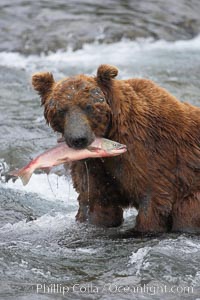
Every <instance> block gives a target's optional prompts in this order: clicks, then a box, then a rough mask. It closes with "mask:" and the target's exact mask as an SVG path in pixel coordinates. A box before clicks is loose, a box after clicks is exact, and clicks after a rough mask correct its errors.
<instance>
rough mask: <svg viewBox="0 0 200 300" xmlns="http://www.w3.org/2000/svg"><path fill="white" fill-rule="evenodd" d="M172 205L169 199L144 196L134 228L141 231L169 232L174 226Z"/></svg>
mask: <svg viewBox="0 0 200 300" xmlns="http://www.w3.org/2000/svg"><path fill="white" fill-rule="evenodd" d="M171 210H172V205H171V204H170V202H169V201H168V200H167V199H162V200H161V199H160V198H159V197H158V198H156V197H154V198H149V199H148V197H146V196H145V197H143V198H142V199H141V202H140V205H139V210H138V215H137V217H136V225H135V228H134V230H135V231H136V232H141V233H160V232H168V231H170V230H171V227H172V216H171Z"/></svg>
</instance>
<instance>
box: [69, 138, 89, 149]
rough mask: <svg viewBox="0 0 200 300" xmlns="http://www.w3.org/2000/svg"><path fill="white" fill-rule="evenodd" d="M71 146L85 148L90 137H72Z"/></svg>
mask: <svg viewBox="0 0 200 300" xmlns="http://www.w3.org/2000/svg"><path fill="white" fill-rule="evenodd" d="M70 146H71V147H73V148H75V149H84V148H85V147H86V146H88V139H87V138H86V137H79V138H73V139H70Z"/></svg>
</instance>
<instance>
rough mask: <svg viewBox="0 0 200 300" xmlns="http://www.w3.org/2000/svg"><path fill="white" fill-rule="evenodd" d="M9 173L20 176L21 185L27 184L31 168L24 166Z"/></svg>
mask: <svg viewBox="0 0 200 300" xmlns="http://www.w3.org/2000/svg"><path fill="white" fill-rule="evenodd" d="M9 174H10V175H12V176H15V177H20V179H21V181H22V183H23V185H27V183H28V182H29V180H30V178H31V176H32V174H33V172H32V170H31V168H27V167H24V168H22V169H20V170H16V171H12V172H10V173H9Z"/></svg>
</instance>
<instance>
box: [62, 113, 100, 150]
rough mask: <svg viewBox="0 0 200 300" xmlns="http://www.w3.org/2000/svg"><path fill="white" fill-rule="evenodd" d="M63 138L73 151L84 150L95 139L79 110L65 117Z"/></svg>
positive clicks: (85, 118)
mask: <svg viewBox="0 0 200 300" xmlns="http://www.w3.org/2000/svg"><path fill="white" fill-rule="evenodd" d="M64 138H65V141H66V143H67V145H68V146H69V147H71V148H74V149H84V148H86V147H87V146H89V145H90V144H91V143H92V142H93V141H94V138H95V135H94V133H93V131H92V129H91V127H90V124H89V122H88V120H87V117H86V116H85V114H84V113H82V112H81V111H79V110H73V111H71V112H69V113H68V114H67V116H66V121H65V127H64Z"/></svg>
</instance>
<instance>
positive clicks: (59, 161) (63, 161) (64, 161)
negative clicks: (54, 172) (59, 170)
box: [56, 157, 69, 165]
mask: <svg viewBox="0 0 200 300" xmlns="http://www.w3.org/2000/svg"><path fill="white" fill-rule="evenodd" d="M57 162H58V163H57V164H56V165H61V164H64V163H67V162H69V158H68V157H66V158H60V159H58V160H57Z"/></svg>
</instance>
